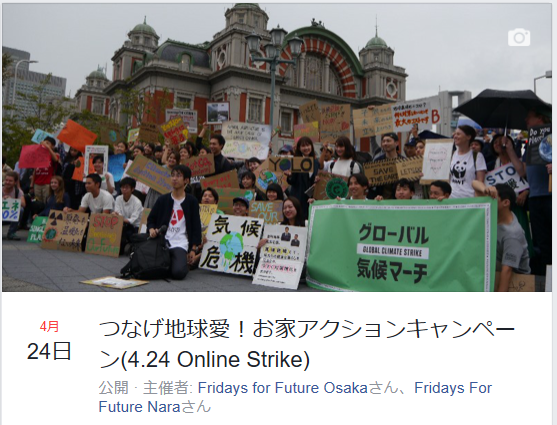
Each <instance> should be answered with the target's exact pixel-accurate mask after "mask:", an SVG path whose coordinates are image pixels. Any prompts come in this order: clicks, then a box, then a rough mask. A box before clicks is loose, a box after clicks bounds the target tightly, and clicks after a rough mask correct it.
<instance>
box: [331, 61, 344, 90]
mask: <svg viewBox="0 0 557 425" xmlns="http://www.w3.org/2000/svg"><path fill="white" fill-rule="evenodd" d="M329 93H331V94H334V95H337V96H342V83H341V81H340V77H339V76H338V74H337V72H336V70H335V69H334V68H333V66H332V65H330V66H329Z"/></svg>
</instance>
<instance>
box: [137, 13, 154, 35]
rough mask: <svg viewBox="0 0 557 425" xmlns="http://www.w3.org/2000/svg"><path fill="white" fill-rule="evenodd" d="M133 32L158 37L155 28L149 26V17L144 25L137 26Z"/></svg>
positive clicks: (144, 21)
mask: <svg viewBox="0 0 557 425" xmlns="http://www.w3.org/2000/svg"><path fill="white" fill-rule="evenodd" d="M131 32H144V33H147V34H152V35H154V36H157V32H156V31H155V30H154V29H153V27H152V26H150V25H147V17H145V19H144V20H143V23H142V24H137V25H136V26H135V27H134V28H133V30H131Z"/></svg>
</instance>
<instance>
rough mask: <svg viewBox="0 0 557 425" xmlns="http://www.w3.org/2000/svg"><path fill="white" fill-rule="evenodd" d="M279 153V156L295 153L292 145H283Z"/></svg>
mask: <svg viewBox="0 0 557 425" xmlns="http://www.w3.org/2000/svg"><path fill="white" fill-rule="evenodd" d="M278 154H279V156H281V155H283V156H286V155H294V148H293V147H292V146H290V145H283V146H282V148H280V149H279V152H278Z"/></svg>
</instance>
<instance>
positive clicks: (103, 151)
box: [83, 145, 108, 181]
mask: <svg viewBox="0 0 557 425" xmlns="http://www.w3.org/2000/svg"><path fill="white" fill-rule="evenodd" d="M97 155H102V156H103V157H104V161H103V175H105V174H106V172H107V171H108V146H96V145H88V146H85V168H84V169H83V181H85V177H86V176H87V175H88V174H90V173H91V172H92V171H91V170H89V162H90V159H91V157H95V156H97ZM93 172H94V170H93Z"/></svg>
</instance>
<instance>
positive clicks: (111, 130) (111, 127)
mask: <svg viewBox="0 0 557 425" xmlns="http://www.w3.org/2000/svg"><path fill="white" fill-rule="evenodd" d="M121 136H122V134H121V131H120V126H119V125H118V124H116V123H106V124H104V125H103V126H102V128H101V142H102V143H104V144H106V145H115V144H117V143H120V142H121V141H122V137H121Z"/></svg>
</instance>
